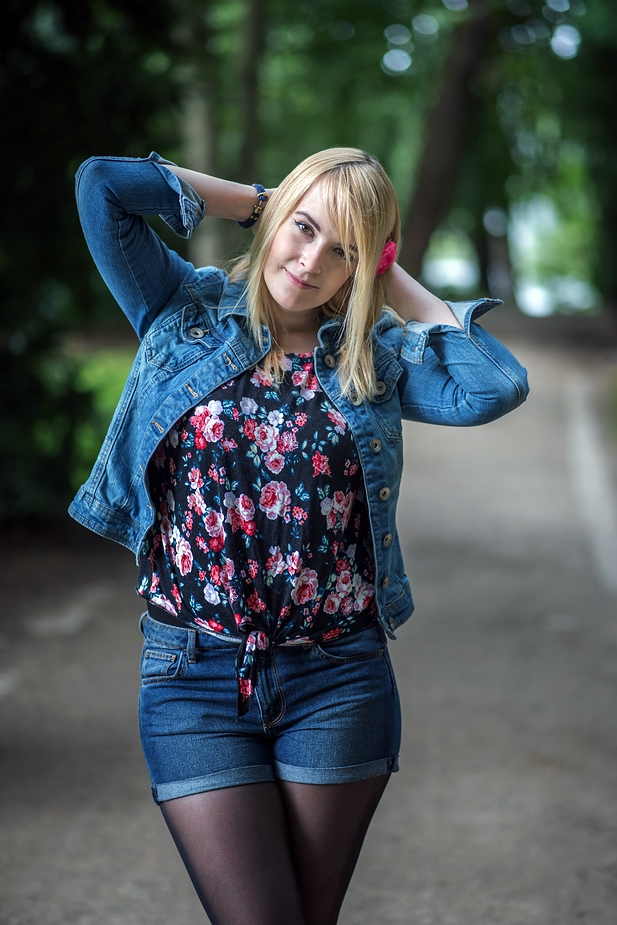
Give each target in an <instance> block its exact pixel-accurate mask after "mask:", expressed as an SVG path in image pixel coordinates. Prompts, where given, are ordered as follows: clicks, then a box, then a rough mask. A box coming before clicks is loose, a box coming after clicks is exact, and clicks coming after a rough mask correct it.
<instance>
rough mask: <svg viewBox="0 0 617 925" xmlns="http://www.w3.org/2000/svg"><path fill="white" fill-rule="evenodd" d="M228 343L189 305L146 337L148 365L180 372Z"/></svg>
mask: <svg viewBox="0 0 617 925" xmlns="http://www.w3.org/2000/svg"><path fill="white" fill-rule="evenodd" d="M224 343H225V341H224V339H223V338H222V337H221V335H220V334H219V332H218V331H216V329H214V328H213V327H212V326H211V325H210V323H209V322H208V321H207V320H206V319H205V318H204V317H203V316H202V315H201V314H199V313H197V312H196V311H195V306H194V305H187V306H185V307H184V308H183V309H182V310H181V311H179V312H177V313H176V314H174V315H172V317H171V318H169V319H168V320H167V321H165V322H164V323H163V324H161V325H157V326H156V327H155V328H154V329H153V330H151V331H149V332H148V334H146V336H145V338H144V350H145V355H146V359H147V361H148V363H149V364H150V365H151V366H156V367H157V368H158V369H165V370H167V371H168V372H172V373H173V372H178V371H179V370H181V369H186V367H187V366H192V365H194V364H196V363H199V362H201V361H202V360H206V359H208V358H209V357H210V356H211V355H212V354H213V353H215V352H216V351H217V350H219V349H220V348H221V347H222V346H223V345H224Z"/></svg>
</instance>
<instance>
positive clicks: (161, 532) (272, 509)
mask: <svg viewBox="0 0 617 925" xmlns="http://www.w3.org/2000/svg"><path fill="white" fill-rule="evenodd" d="M285 362H286V372H285V377H284V380H283V383H282V384H281V385H280V386H279V388H278V389H277V388H276V387H274V386H273V385H272V382H271V381H270V379H269V378H268V376H267V375H266V373H265V372H264V370H263V369H262V368H261V367H259V366H258V367H256V368H255V369H254V370H249V371H247V372H245V373H243V374H241V375H240V376H238V378H237V379H234V380H231V381H229V382H227V383H226V384H225V385H223V386H221V387H220V388H219V389H217V390H215V391H214V392H213V393H212V394H211V395H210V396H209V398H208V401H207V402H205V403H204V404H201V405H198V406H197V407H196V408H194V409H193V410H192V411H191V412H189V413H188V414H187V415H185V416H184V417H183V418H182V419H181V420H180V421H178V422H177V424H176V426H175V427H174V428H172V430H171V431H170V432H169V434H168V435H167V436H166V437H165V439H164V440H163V441H161V443H160V444H159V447H158V449H157V451H156V453H155V455H154V457H153V459H152V461H151V463H150V466H149V469H148V478H149V488H150V495H151V497H152V499H153V502H154V504H155V507H156V522H155V526H154V527H153V528H152V530H151V531H150V534H149V536H148V539H147V541H146V544H145V547H144V549H143V552H142V557H141V567H140V579H139V585H138V589H137V590H138V593H139V594H141V595H142V596H143V597H145V598H147V599H148V600H149V601H150V602H151V604H153V605H155V606H156V607H159V608H162V609H163V610H165V611H166V612H167V613H169V614H172V615H173V616H174V617H175V618H177V619H179V620H181V621H182V622H185V623H186V624H188V625H190V626H192V627H194V628H196V629H201V630H206V631H207V632H213V633H216V634H217V635H223V636H227V637H229V636H232V637H235V638H238V637H240V638H241V640H242V642H241V645H240V646H239V652H238V659H237V664H236V667H237V676H238V698H239V699H238V709H239V713H240V715H242V714H244V713H245V712H246V711H247V710H248V708H249V706H250V702H251V699H252V695H253V693H254V690H255V686H256V684H257V680H258V677H259V671H260V668H261V666H262V665H263V661H264V658H265V654H266V650H267V648H268V646H269V645H272V644H275V645H292V644H296V645H297V644H300V645H307V644H311V643H316V642H320V641H324V640H326V641H327V640H329V639H334V638H336V637H337V636H339V635H341V634H343V633H352V632H358V631H359V630H361V629H364V628H365V627H366V626H368V625H369V623H371V622H373V620H374V618H375V603H374V594H375V589H374V585H373V580H374V566H373V556H372V547H371V544H370V539H369V540H368V542H367V538H370V527H369V522H368V513H367V509H366V505H365V496H364V486H363V480H362V472H361V468H360V461H359V458H358V454H357V451H356V447H355V443H354V439H353V436H352V434H351V431H350V430H349V428H348V426H347V424H346V421H345V419H344V418H343V417H342V415H341V414H340V413H339V412H338V411H337V410H336V408H335V407H334V406H333V405H332V404H331V402H330V401H329V400H328V398H327V396H326V395H325V393H324V392H323V391H322V390H321V388H320V386H319V383H318V381H317V377H316V376H315V372H314V368H313V356H312V354H293V355H290V356H287V357H286V358H285Z"/></svg>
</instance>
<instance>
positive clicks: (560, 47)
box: [551, 25, 581, 58]
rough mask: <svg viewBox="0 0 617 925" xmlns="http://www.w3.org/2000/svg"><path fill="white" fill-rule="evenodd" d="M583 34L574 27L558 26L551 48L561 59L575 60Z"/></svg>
mask: <svg viewBox="0 0 617 925" xmlns="http://www.w3.org/2000/svg"><path fill="white" fill-rule="evenodd" d="M580 44H581V34H580V32H579V31H578V29H576V28H575V27H574V26H569V25H562V26H557V28H556V29H555V31H554V32H553V35H552V37H551V48H552V50H553V51H554V52H555V54H556V55H558V56H559V57H560V58H575V57H576V55H577V54H578V46H579V45H580Z"/></svg>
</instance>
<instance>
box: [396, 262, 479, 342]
mask: <svg viewBox="0 0 617 925" xmlns="http://www.w3.org/2000/svg"><path fill="white" fill-rule="evenodd" d="M386 301H387V303H388V305H389V306H390V308H393V309H394V311H395V312H396V313H397V314H398V315H400V316H401V318H402V319H403V320H404V321H421V322H424V323H425V324H449V325H451V326H452V327H454V328H462V325H461V323H460V322H459V320H458V319H457V318H456V317H455V315H454V314H453V313H452V311H451V310H450V309H449V308H448V306H447V305H446V303H445V302H442V301H441V299H438V298H437V296H435V295H433V294H432V293H431V292H429V291H428V289H425V288H424V286H421V285H420V283H419V282H418V281H417V280H415V279H414V278H413V276H410V275H409V273H406V272H405V270H403V268H402V267H400V266H399V265H398V263H395V264H393V265H392V268H391V270H390V278H389V280H388V287H387V289H386Z"/></svg>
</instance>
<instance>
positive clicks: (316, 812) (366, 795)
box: [279, 774, 390, 925]
mask: <svg viewBox="0 0 617 925" xmlns="http://www.w3.org/2000/svg"><path fill="white" fill-rule="evenodd" d="M389 776H390V775H388V774H386V775H383V776H381V777H373V778H370V779H369V780H362V781H355V782H353V783H349V784H296V783H291V782H289V781H279V785H280V787H281V792H282V794H283V802H284V804H285V811H286V813H287V821H288V825H289V831H290V836H291V847H292V852H293V857H294V863H295V868H296V872H297V876H298V881H299V884H300V891H301V894H302V903H303V906H304V910H305V914H306V920H307V925H335V923H336V921H337V919H338V915H339V912H340V908H341V905H342V903H343V899H344V897H345V893H346V891H347V887H348V886H349V881H350V880H351V875H352V874H353V871H354V868H355V866H356V861H357V860H358V855H359V854H360V849H361V848H362V843H363V841H364V836H365V835H366V831H367V829H368V826H369V823H370V821H371V819H372V817H373V813H374V812H375V810H376V808H377V804H378V803H379V800H380V799H381V796H382V794H383V791H384V789H385V786H386V784H387V783H388V779H389Z"/></svg>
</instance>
